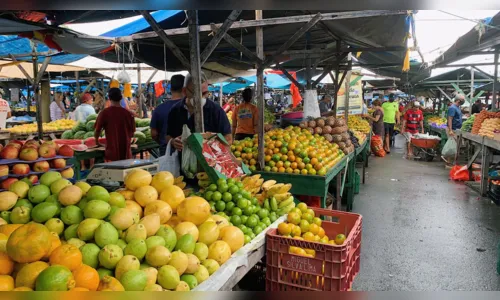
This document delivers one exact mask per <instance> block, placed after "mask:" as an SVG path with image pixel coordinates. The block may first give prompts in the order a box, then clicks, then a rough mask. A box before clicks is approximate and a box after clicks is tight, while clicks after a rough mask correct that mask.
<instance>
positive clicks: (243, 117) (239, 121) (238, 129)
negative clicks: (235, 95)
mask: <svg viewBox="0 0 500 300" xmlns="http://www.w3.org/2000/svg"><path fill="white" fill-rule="evenodd" d="M252 96H253V92H252V90H251V89H250V88H246V89H245V90H243V103H241V104H240V105H238V106H237V107H236V108H235V109H234V112H233V130H232V133H233V137H234V139H236V140H242V139H244V138H247V137H250V138H252V137H253V135H254V134H256V133H257V126H258V120H259V111H258V109H257V106H255V105H253V104H252V103H251V101H252Z"/></svg>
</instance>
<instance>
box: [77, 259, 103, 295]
mask: <svg viewBox="0 0 500 300" xmlns="http://www.w3.org/2000/svg"><path fill="white" fill-rule="evenodd" d="M73 277H74V278H75V282H76V287H79V288H86V289H88V290H90V291H96V290H97V287H98V286H99V273H97V271H96V270H95V269H94V268H92V267H89V266H87V265H84V264H82V265H80V266H79V267H78V268H76V269H75V270H74V271H73Z"/></svg>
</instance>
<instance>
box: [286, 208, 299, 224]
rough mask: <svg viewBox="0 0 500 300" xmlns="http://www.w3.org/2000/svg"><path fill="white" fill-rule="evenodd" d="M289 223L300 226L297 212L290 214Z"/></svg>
mask: <svg viewBox="0 0 500 300" xmlns="http://www.w3.org/2000/svg"><path fill="white" fill-rule="evenodd" d="M287 221H288V223H292V224H293V225H299V223H300V215H299V214H298V213H297V212H295V211H291V212H289V213H288V217H287Z"/></svg>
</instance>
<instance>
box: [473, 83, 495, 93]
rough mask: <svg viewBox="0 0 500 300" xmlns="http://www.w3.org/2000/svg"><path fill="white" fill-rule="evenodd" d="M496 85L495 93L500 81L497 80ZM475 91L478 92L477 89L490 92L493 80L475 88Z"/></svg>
mask: <svg viewBox="0 0 500 300" xmlns="http://www.w3.org/2000/svg"><path fill="white" fill-rule="evenodd" d="M496 86H497V88H496V89H497V93H498V86H500V81H497V83H496ZM476 91H477V92H479V91H485V92H492V91H493V82H492V83H488V84H485V85H482V86H480V87H478V88H476Z"/></svg>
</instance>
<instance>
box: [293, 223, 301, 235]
mask: <svg viewBox="0 0 500 300" xmlns="http://www.w3.org/2000/svg"><path fill="white" fill-rule="evenodd" d="M301 234H302V230H300V227H299V226H296V225H293V228H292V235H293V236H300V235H301Z"/></svg>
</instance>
